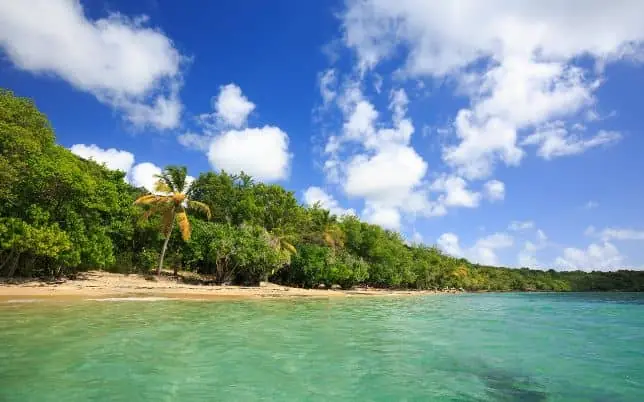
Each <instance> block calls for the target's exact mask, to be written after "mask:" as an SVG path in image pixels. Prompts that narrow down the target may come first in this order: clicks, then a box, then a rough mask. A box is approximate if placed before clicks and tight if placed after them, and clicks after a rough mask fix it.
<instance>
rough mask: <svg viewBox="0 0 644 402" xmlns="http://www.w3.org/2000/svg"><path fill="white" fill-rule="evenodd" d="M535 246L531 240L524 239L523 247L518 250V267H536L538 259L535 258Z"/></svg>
mask: <svg viewBox="0 0 644 402" xmlns="http://www.w3.org/2000/svg"><path fill="white" fill-rule="evenodd" d="M536 253H537V246H536V245H535V244H534V243H532V242H531V241H526V242H525V243H524V245H523V249H521V251H519V255H518V258H517V260H518V263H519V266H520V267H527V268H536V267H538V266H539V261H538V260H537V256H536Z"/></svg>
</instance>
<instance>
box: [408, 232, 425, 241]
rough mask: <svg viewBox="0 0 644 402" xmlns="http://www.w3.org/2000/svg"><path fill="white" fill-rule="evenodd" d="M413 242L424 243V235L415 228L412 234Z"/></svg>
mask: <svg viewBox="0 0 644 402" xmlns="http://www.w3.org/2000/svg"><path fill="white" fill-rule="evenodd" d="M411 243H412V244H422V243H423V235H421V234H420V233H418V232H417V231H415V230H414V233H412V235H411Z"/></svg>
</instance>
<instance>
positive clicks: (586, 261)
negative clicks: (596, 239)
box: [555, 241, 624, 271]
mask: <svg viewBox="0 0 644 402" xmlns="http://www.w3.org/2000/svg"><path fill="white" fill-rule="evenodd" d="M623 262H624V257H623V256H622V254H621V253H620V251H619V250H618V249H617V247H615V245H613V244H612V243H610V242H607V241H605V242H602V243H592V244H590V245H589V246H588V247H587V248H586V249H579V248H574V247H569V248H566V249H564V251H563V255H562V256H560V257H557V258H556V260H555V266H557V267H558V268H561V269H565V270H582V271H594V270H599V271H609V270H615V269H618V268H621V267H622V264H623Z"/></svg>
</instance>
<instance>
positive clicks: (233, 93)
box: [201, 83, 255, 128]
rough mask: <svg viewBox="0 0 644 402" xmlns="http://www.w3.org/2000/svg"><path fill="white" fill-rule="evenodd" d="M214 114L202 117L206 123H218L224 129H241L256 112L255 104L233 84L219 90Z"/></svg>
mask: <svg viewBox="0 0 644 402" xmlns="http://www.w3.org/2000/svg"><path fill="white" fill-rule="evenodd" d="M213 108H214V110H215V112H214V113H213V114H206V115H202V116H201V118H202V119H204V120H205V121H208V122H212V121H213V120H214V122H216V124H218V125H221V126H223V127H232V128H241V127H243V126H245V125H246V121H247V120H248V116H249V115H250V113H251V112H252V111H253V110H255V104H254V103H253V102H251V101H249V100H248V98H247V97H246V96H245V95H244V94H243V93H242V90H241V88H240V87H238V86H237V85H235V84H233V83H231V84H228V85H224V86H222V87H220V88H219V95H217V97H216V98H214V99H213Z"/></svg>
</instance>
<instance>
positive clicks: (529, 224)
mask: <svg viewBox="0 0 644 402" xmlns="http://www.w3.org/2000/svg"><path fill="white" fill-rule="evenodd" d="M532 228H534V222H533V221H512V222H510V225H508V230H512V231H514V232H520V231H523V230H528V229H532Z"/></svg>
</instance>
